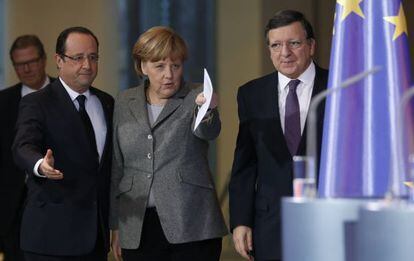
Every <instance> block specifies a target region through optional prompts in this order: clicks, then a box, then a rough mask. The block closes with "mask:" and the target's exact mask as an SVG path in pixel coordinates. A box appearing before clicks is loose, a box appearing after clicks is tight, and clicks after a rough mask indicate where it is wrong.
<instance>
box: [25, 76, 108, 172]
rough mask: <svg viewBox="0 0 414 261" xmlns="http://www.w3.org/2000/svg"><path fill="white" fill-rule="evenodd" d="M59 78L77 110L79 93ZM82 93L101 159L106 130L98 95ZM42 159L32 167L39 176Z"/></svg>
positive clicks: (88, 92)
mask: <svg viewBox="0 0 414 261" xmlns="http://www.w3.org/2000/svg"><path fill="white" fill-rule="evenodd" d="M59 80H60V82H61V83H62V85H63V87H64V88H65V90H66V91H67V93H68V94H69V96H70V99H71V100H72V102H73V104H74V105H75V107H76V109H77V110H79V103H78V100H76V98H77V97H78V96H79V95H81V94H80V93H77V92H75V91H74V90H72V89H71V88H70V87H69V86H68V85H67V84H66V83H65V82H64V81H63V80H62V79H61V78H60V77H59ZM82 95H85V97H86V101H85V109H86V112H87V113H88V116H89V118H90V119H91V123H92V126H93V130H94V132H95V140H96V146H97V150H98V154H99V159H101V158H102V153H103V149H104V146H105V140H106V132H107V128H106V120H105V114H104V111H103V107H102V104H101V102H100V101H99V99H98V97H96V95H94V94H92V93H91V92H90V90H89V89H88V90H87V91H86V92H84V93H82ZM80 131H81V130H80ZM42 161H43V158H42V159H40V160H38V161H37V162H36V164H35V166H34V169H33V172H34V174H35V175H36V176H39V177H45V176H44V175H42V174H40V173H39V172H38V169H39V166H40V164H41V163H42Z"/></svg>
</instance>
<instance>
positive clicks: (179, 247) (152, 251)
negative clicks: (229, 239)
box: [122, 208, 222, 261]
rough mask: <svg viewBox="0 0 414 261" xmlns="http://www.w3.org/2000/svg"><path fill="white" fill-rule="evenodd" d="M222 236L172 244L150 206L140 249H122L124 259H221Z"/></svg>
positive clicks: (169, 260)
mask: <svg viewBox="0 0 414 261" xmlns="http://www.w3.org/2000/svg"><path fill="white" fill-rule="evenodd" d="M221 241H222V239H221V238H214V239H208V240H202V241H195V242H188V243H183V244H170V243H169V242H168V241H167V239H166V237H165V235H164V232H163V230H162V227H161V223H160V219H159V217H158V214H157V211H156V210H155V208H148V209H147V211H146V213H145V217H144V224H143V227H142V234H141V243H140V246H139V248H138V249H122V258H123V260H124V261H137V260H139V261H187V260H188V261H194V260H197V261H219V260H220V254H221Z"/></svg>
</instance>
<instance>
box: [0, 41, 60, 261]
mask: <svg viewBox="0 0 414 261" xmlns="http://www.w3.org/2000/svg"><path fill="white" fill-rule="evenodd" d="M10 59H11V61H12V63H13V67H14V70H15V72H16V75H17V77H18V78H19V80H20V82H19V83H17V84H16V85H13V86H11V87H9V88H6V89H5V90H2V91H0V122H1V125H0V209H1V212H2V214H1V215H0V245H2V246H3V251H4V256H5V260H6V261H7V260H23V255H22V253H21V251H20V247H19V228H20V216H21V210H22V206H23V202H24V198H25V192H26V189H25V174H24V172H23V171H21V170H19V169H18V167H17V166H16V165H15V164H14V162H13V159H12V154H11V146H12V143H13V139H14V136H15V128H14V126H15V125H16V120H17V111H18V109H19V102H20V99H21V98H22V97H23V96H25V95H26V94H29V93H31V92H34V91H37V90H39V89H41V88H43V87H45V86H46V85H48V84H49V83H50V82H51V81H53V80H54V79H53V78H50V77H48V76H47V75H46V70H45V68H46V53H45V50H44V48H43V44H42V42H41V41H40V40H39V38H38V37H37V36H36V35H22V36H19V37H17V38H16V40H15V41H14V42H13V44H12V46H11V48H10Z"/></svg>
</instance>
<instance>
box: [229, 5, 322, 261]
mask: <svg viewBox="0 0 414 261" xmlns="http://www.w3.org/2000/svg"><path fill="white" fill-rule="evenodd" d="M265 37H266V43H267V45H268V48H269V54H270V58H271V60H272V62H273V65H274V67H275V69H276V72H274V73H271V74H269V75H266V76H263V77H261V78H258V79H255V80H252V81H250V82H248V83H246V84H245V85H243V86H241V87H240V88H239V91H238V94H237V101H238V112H239V120H240V121H239V122H240V123H239V124H240V125H239V133H238V137H237V145H236V150H235V155H234V162H233V168H232V174H231V181H230V185H229V195H230V226H231V229H232V232H233V241H234V245H235V248H236V250H237V252H238V253H239V254H240V255H242V256H243V257H244V258H246V259H249V260H251V259H252V257H253V256H254V260H255V261H260V260H280V259H281V258H282V255H281V238H280V234H281V233H280V232H281V231H280V230H281V220H280V204H281V202H280V199H281V198H282V197H284V196H291V195H292V180H293V177H292V176H293V175H292V157H293V156H294V155H303V154H304V153H305V144H306V134H305V133H304V130H305V122H306V117H307V114H308V109H309V104H310V101H311V97H313V96H314V95H316V94H317V93H319V92H321V91H322V90H323V89H325V88H326V85H327V76H328V72H327V71H326V70H323V69H321V68H320V67H318V66H317V65H316V64H315V63H314V62H313V55H314V53H315V39H314V35H313V30H312V26H311V25H310V23H309V22H308V21H307V20H306V19H305V17H304V15H303V14H302V13H300V12H297V11H292V10H284V11H280V12H278V13H276V14H275V16H274V17H272V18H271V19H270V20H269V22H268V24H267V26H266V28H265ZM319 109H320V111H319V115H318V120H319V122H318V128H319V138H321V133H322V119H323V110H324V108H323V105H321V106H320V108H319ZM319 141H320V139H319Z"/></svg>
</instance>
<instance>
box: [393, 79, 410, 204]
mask: <svg viewBox="0 0 414 261" xmlns="http://www.w3.org/2000/svg"><path fill="white" fill-rule="evenodd" d="M413 96H414V86H411V87H410V88H408V89H407V90H405V92H404V93H403V96H402V98H401V103H400V108H399V109H400V111H399V116H398V120H397V130H396V132H397V135H398V137H399V138H398V141H397V159H402V160H399V161H398V162H397V164H396V165H397V171H395V170H391V171H390V175H391V176H390V177H389V179H390V183H389V187H388V195H387V196H388V198H390V199H394V198H395V197H397V198H398V197H399V196H401V191H400V189H399V188H400V184H402V183H400V181H399V175H398V174H399V173H405V171H406V170H407V169H406V168H405V166H404V127H405V124H404V114H405V108H406V107H407V104H408V102H409V101H410V99H411V98H412V97H413ZM409 161H410V171H409V172H408V173H409V182H408V183H406V185H407V186H409V187H410V186H412V185H413V183H412V182H413V178H414V176H413V174H414V173H411V172H412V171H413V170H414V169H413V168H414V166H413V164H412V163H413V161H414V155H410V158H409ZM409 189H410V190H413V188H412V187H410V188H409ZM409 196H410V198H409V200H411V201H412V200H413V198H411V197H412V196H413V194H412V193H409Z"/></svg>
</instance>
